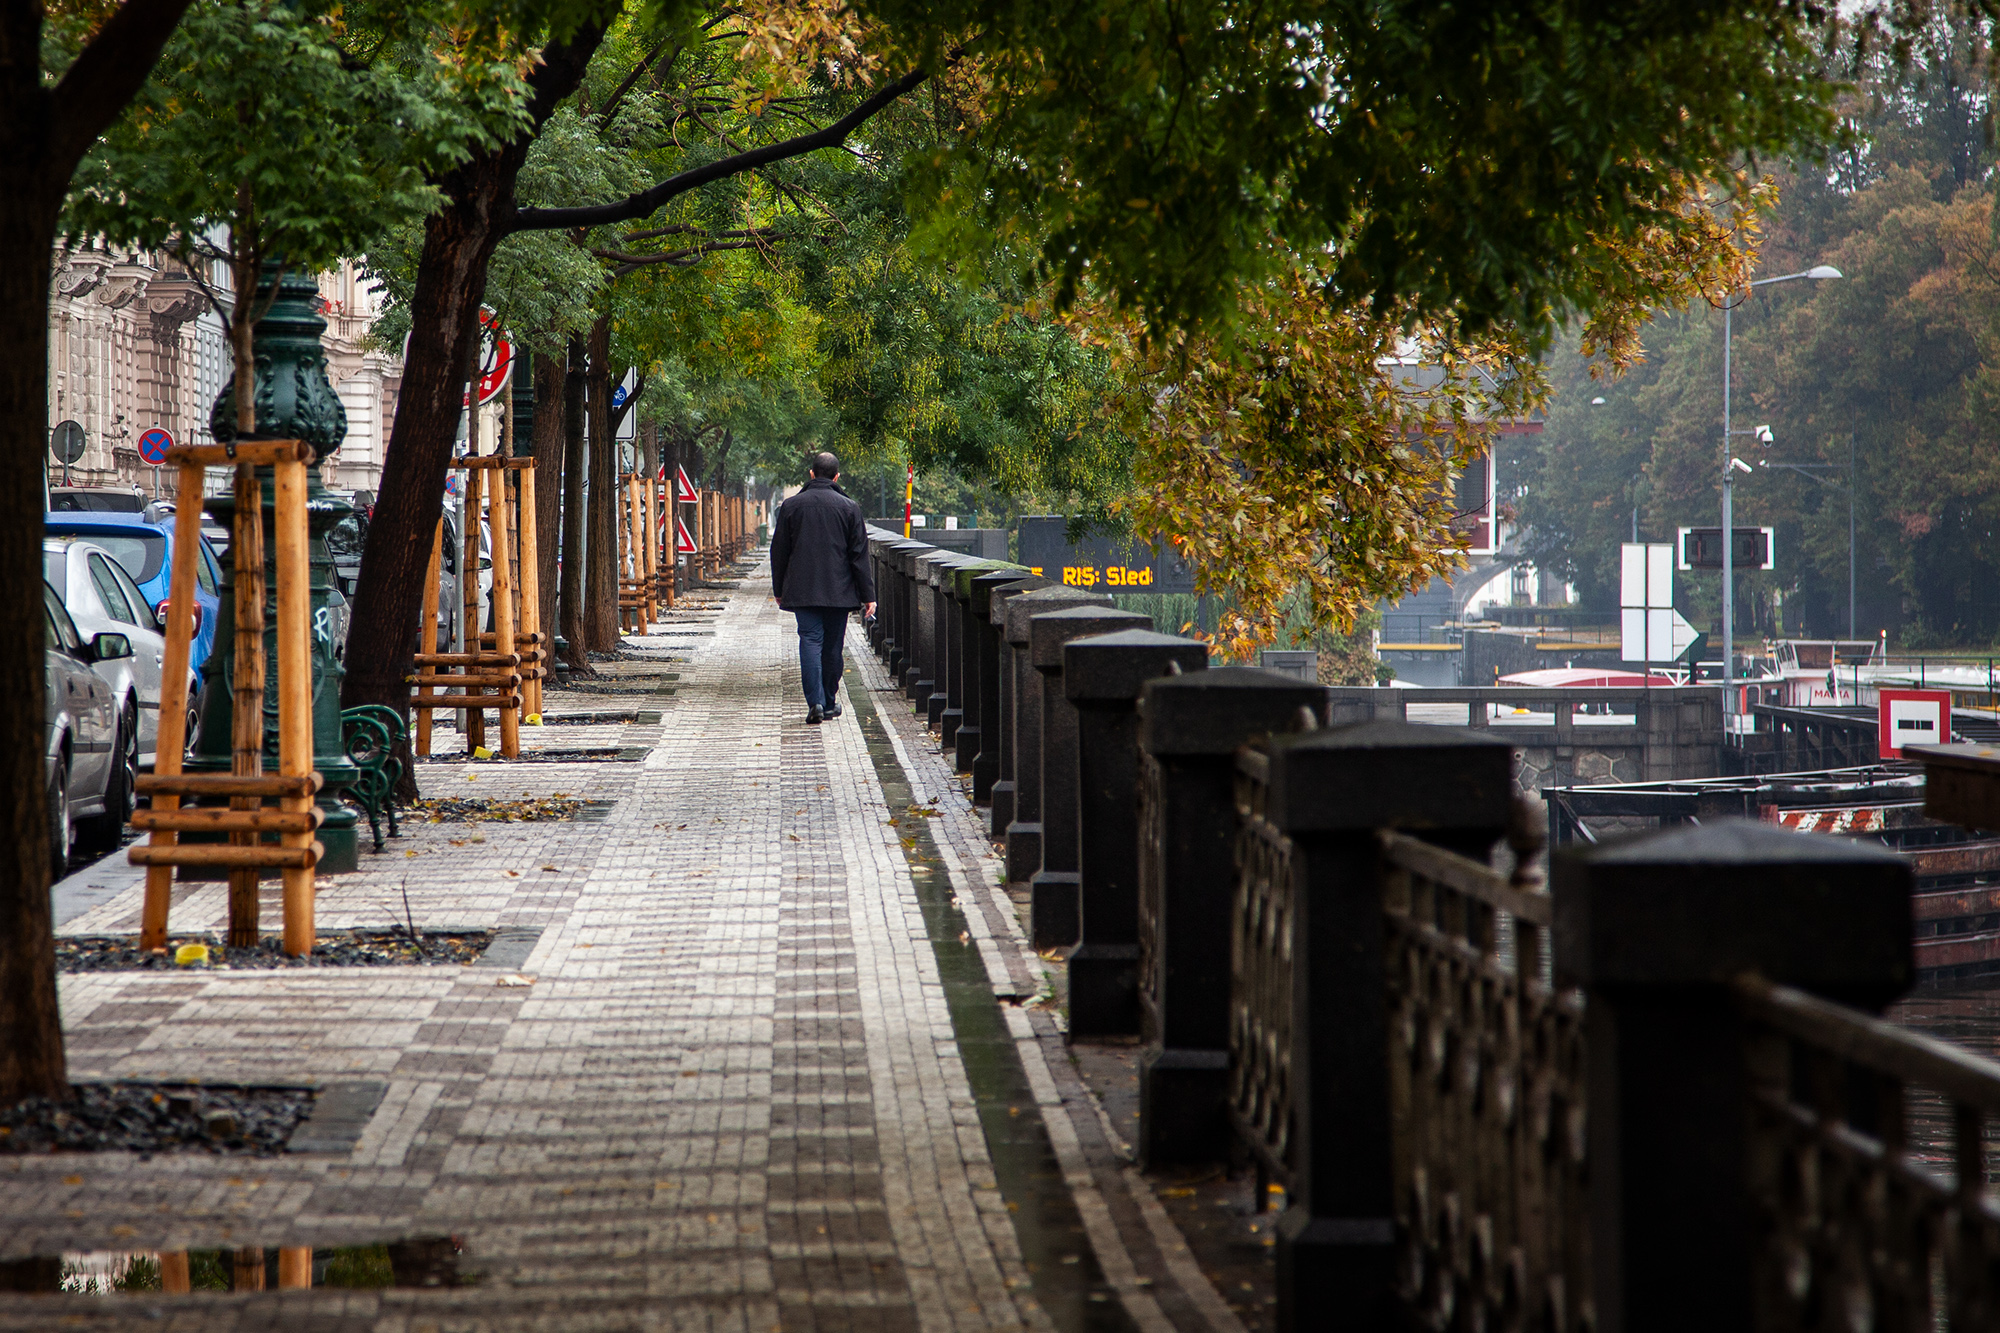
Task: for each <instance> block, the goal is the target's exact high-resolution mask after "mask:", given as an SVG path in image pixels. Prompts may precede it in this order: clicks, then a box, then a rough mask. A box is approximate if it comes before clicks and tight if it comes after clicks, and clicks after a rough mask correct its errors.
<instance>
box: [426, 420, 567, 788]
mask: <svg viewBox="0 0 2000 1333" xmlns="http://www.w3.org/2000/svg"><path fill="white" fill-rule="evenodd" d="M451 466H452V467H454V468H459V469H463V470H464V472H465V474H466V478H465V482H466V484H465V508H464V511H463V512H464V514H465V523H464V528H465V531H464V533H463V547H462V551H461V554H460V556H459V564H458V571H459V592H460V595H461V596H462V597H463V598H464V599H465V612H464V619H463V621H462V622H461V623H462V624H463V625H465V626H466V631H465V635H464V639H465V648H466V651H464V652H462V653H454V652H439V651H438V647H439V645H438V642H437V616H438V607H439V604H440V593H439V589H438V578H439V572H440V570H441V569H442V568H443V556H444V521H443V520H442V519H440V520H439V521H438V528H437V533H436V535H434V536H433V537H432V538H431V559H430V570H429V572H428V574H427V575H426V576H425V579H424V611H423V626H422V629H421V630H420V631H419V638H418V645H417V655H416V660H415V666H416V672H415V674H414V675H412V676H411V677H410V681H411V683H412V684H413V685H414V686H415V694H414V696H413V697H412V698H411V700H410V707H411V708H412V709H413V710H415V711H416V713H417V727H416V752H417V753H418V754H419V755H428V754H430V752H431V714H432V713H434V712H436V711H437V710H438V709H441V708H444V709H454V710H459V711H461V712H462V713H463V714H464V716H465V721H464V723H463V724H462V725H463V727H464V731H465V737H466V753H467V754H471V753H472V750H473V747H475V746H480V745H484V744H485V742H486V710H487V709H489V708H492V709H496V710H498V712H499V714H500V753H501V754H503V755H505V756H506V757H507V758H509V759H515V758H519V757H520V753H521V717H522V714H523V713H527V714H528V715H530V716H532V717H534V718H536V719H539V718H540V716H541V710H542V699H541V682H542V680H543V678H544V676H545V675H546V667H545V663H546V661H547V649H546V646H545V645H544V644H543V642H542V633H541V615H540V612H541V593H540V586H539V582H538V580H537V578H536V572H535V560H536V558H537V556H536V546H535V541H534V530H535V521H534V514H535V483H534V476H535V460H534V459H532V458H507V457H502V456H500V455H498V454H482V455H479V456H477V457H472V458H459V459H454V460H453V461H452V464H451ZM488 472H491V473H493V474H494V481H493V484H492V495H493V502H494V503H493V507H492V510H491V512H490V515H489V516H488V518H487V526H488V529H489V531H490V532H491V533H492V541H493V629H492V630H491V631H486V630H484V629H482V628H481V626H480V623H479V521H480V517H481V515H480V512H479V510H480V500H481V498H482V495H483V493H484V491H485V489H486V487H485V486H484V485H483V478H484V475H485V474H486V473H488ZM510 472H511V473H514V474H515V476H516V478H517V480H518V482H519V484H518V486H516V487H513V488H511V489H512V494H511V495H510V494H509V491H510V488H509V487H508V485H507V483H506V476H507V474H508V473H510ZM515 534H519V536H520V543H521V546H520V584H519V597H518V599H517V597H516V584H515V581H514V555H513V542H512V540H511V538H512V537H513V536H514V535H515ZM440 668H444V669H445V670H443V671H440ZM451 686H457V687H461V688H462V689H463V691H464V692H463V693H460V694H440V693H438V692H437V691H438V690H439V689H441V688H445V687H451Z"/></svg>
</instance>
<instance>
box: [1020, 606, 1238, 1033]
mask: <svg viewBox="0 0 2000 1333" xmlns="http://www.w3.org/2000/svg"><path fill="white" fill-rule="evenodd" d="M1047 618H1048V617H1042V618H1041V619H1047ZM1062 653H1063V671H1062V684H1063V692H1064V693H1065V694H1066V695H1067V696H1068V698H1069V702H1070V704H1071V706H1072V707H1074V708H1075V709H1076V830H1077V863H1076V864H1077V900H1078V909H1077V915H1078V923H1079V932H1078V944H1077V947H1076V949H1075V950H1074V951H1073V952H1071V954H1070V956H1069V1034H1068V1035H1069V1038H1070V1040H1072V1041H1074V1040H1077V1039H1078V1038H1083V1039H1085V1040H1089V1039H1091V1038H1098V1037H1136V1036H1138V1035H1139V803H1138V801H1137V800H1136V799H1135V794H1136V793H1137V791H1138V789H1139V715H1138V711H1137V704H1138V701H1139V691H1140V689H1141V688H1142V687H1143V686H1144V685H1145V683H1146V682H1147V681H1149V680H1153V679H1155V678H1157V677H1160V676H1166V675H1169V674H1175V673H1184V672H1198V671H1200V670H1202V669H1203V668H1205V667H1206V666H1207V665H1208V645H1206V644H1203V643H1197V642H1196V641H1195V640H1193V639H1183V638H1180V637H1178V636H1176V635H1172V634H1156V633H1154V632H1153V631H1152V630H1149V629H1130V630H1121V631H1118V632H1116V633H1112V634H1100V635H1096V636H1094V637H1092V638H1087V639H1072V640H1070V641H1069V642H1068V643H1066V644H1064V645H1063V649H1062Z"/></svg>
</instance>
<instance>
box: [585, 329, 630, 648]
mask: <svg viewBox="0 0 2000 1333" xmlns="http://www.w3.org/2000/svg"><path fill="white" fill-rule="evenodd" d="M621 498H622V496H621V495H620V493H619V486H618V440H617V418H616V416H614V415H613V413H612V411H611V316H609V315H600V316H598V318H597V322H596V323H595V324H593V325H592V326H591V329H590V548H589V555H590V576H589V577H590V584H589V587H588V589H587V590H586V592H585V601H584V629H585V632H586V635H587V640H586V641H587V642H588V644H589V645H590V650H591V651H592V652H598V653H608V652H611V651H613V650H615V649H616V648H617V647H618V645H619V643H620V641H621V640H620V637H619V633H618V514H619V510H620V508H621V507H622V506H621V505H620V504H619V501H620V499H621Z"/></svg>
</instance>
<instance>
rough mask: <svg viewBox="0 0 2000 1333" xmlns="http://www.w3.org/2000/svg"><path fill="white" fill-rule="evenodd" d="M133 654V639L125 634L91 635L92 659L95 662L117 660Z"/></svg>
mask: <svg viewBox="0 0 2000 1333" xmlns="http://www.w3.org/2000/svg"><path fill="white" fill-rule="evenodd" d="M131 655H132V641H131V640H130V639H128V638H126V637H125V636H124V635H123V634H93V635H91V637H90V660H91V661H93V662H115V661H117V660H118V659H119V658H121V657H130V656H131Z"/></svg>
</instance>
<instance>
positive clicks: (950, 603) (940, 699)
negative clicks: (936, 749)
mask: <svg viewBox="0 0 2000 1333" xmlns="http://www.w3.org/2000/svg"><path fill="white" fill-rule="evenodd" d="M977 563H978V562H977V561H975V560H972V559H971V558H970V557H967V556H962V555H960V554H958V553H957V552H956V551H947V552H945V553H944V554H943V555H942V556H941V557H940V558H939V559H938V560H937V561H936V562H935V563H934V564H933V565H932V566H931V570H930V584H931V618H932V620H933V622H934V623H935V624H936V625H937V662H936V675H935V678H934V679H935V682H936V683H935V684H934V685H933V686H932V689H931V697H930V699H929V701H928V702H927V704H926V708H925V723H926V725H928V726H929V727H930V728H931V730H933V731H935V732H937V733H938V738H939V740H940V741H941V742H942V741H943V740H944V739H945V736H944V727H945V718H944V715H945V714H946V713H947V712H952V713H953V716H952V720H951V724H952V726H953V728H954V729H955V728H956V727H957V726H958V716H957V713H956V712H955V711H954V710H955V709H956V705H955V704H954V702H953V698H952V696H953V694H954V693H955V692H956V690H957V686H958V672H959V667H960V663H959V660H958V657H959V654H960V653H961V652H962V651H964V640H963V637H962V636H961V635H960V634H959V633H958V632H957V631H958V602H957V600H956V599H955V598H954V597H953V595H952V583H953V581H954V580H955V579H956V577H957V575H958V571H959V570H961V569H963V568H965V567H966V566H967V565H971V564H977Z"/></svg>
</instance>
